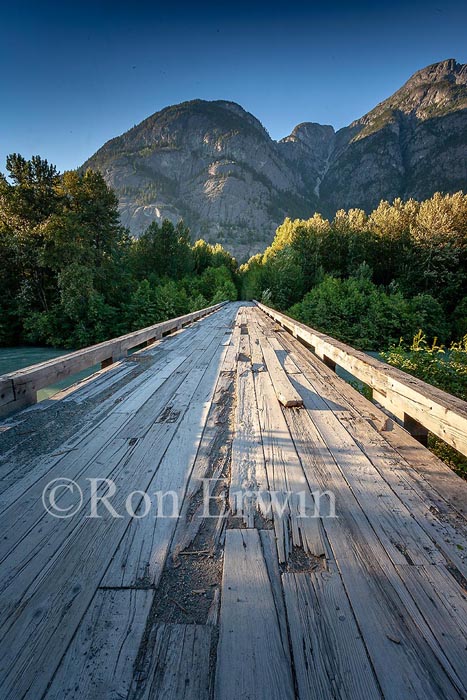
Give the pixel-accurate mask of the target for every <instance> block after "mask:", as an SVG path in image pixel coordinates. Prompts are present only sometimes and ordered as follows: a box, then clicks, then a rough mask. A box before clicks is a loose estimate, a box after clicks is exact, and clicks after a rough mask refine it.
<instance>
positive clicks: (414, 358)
mask: <svg viewBox="0 0 467 700" xmlns="http://www.w3.org/2000/svg"><path fill="white" fill-rule="evenodd" d="M382 354H383V357H384V359H385V360H386V362H388V363H389V364H391V365H394V366H395V367H398V368H399V369H401V370H403V371H404V372H408V373H409V374H413V375H415V376H416V377H419V378H420V379H423V380H424V381H425V382H428V383H429V384H433V386H437V387H439V388H440V389H444V391H448V392H449V393H450V394H454V395H455V396H458V397H459V398H461V399H463V400H464V401H467V335H465V336H464V337H463V338H462V340H461V341H459V342H453V343H451V345H450V347H449V349H448V350H447V349H446V348H445V346H444V345H440V344H438V342H437V341H436V340H434V341H433V342H432V343H429V342H428V341H427V338H426V336H425V334H424V333H423V332H422V331H421V330H419V331H418V333H416V335H415V336H414V338H413V341H412V344H411V345H410V346H409V347H407V345H406V344H404V342H403V341H402V340H401V341H400V342H399V344H398V345H393V346H392V347H391V348H390V349H389V350H388V351H387V352H385V353H382Z"/></svg>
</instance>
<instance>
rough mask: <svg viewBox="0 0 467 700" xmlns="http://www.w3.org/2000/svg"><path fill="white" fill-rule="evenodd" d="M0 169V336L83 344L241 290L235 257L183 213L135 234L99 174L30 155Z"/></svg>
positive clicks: (9, 341)
mask: <svg viewBox="0 0 467 700" xmlns="http://www.w3.org/2000/svg"><path fill="white" fill-rule="evenodd" d="M7 169H8V173H9V178H10V181H8V180H7V178H6V177H4V176H3V175H1V174H0V264H1V265H2V270H3V274H2V277H1V278H0V313H1V316H0V344H5V345H7V344H10V345H13V344H20V343H25V342H31V343H37V344H47V345H54V346H62V347H70V348H73V347H81V346H85V345H89V344H91V343H96V342H100V341H103V340H106V339H108V338H111V337H114V336H116V335H120V334H122V333H126V332H129V331H130V330H135V329H138V328H142V327H144V326H147V325H151V324H154V323H157V322H159V321H163V320H165V319H167V318H170V317H173V316H178V315H182V314H185V313H188V312H189V311H193V310H196V309H199V308H202V307H204V306H208V305H209V304H212V303H216V302H217V301H224V300H226V299H237V296H238V293H237V287H236V283H237V277H236V268H237V264H236V261H235V260H234V258H233V257H232V256H231V255H230V254H229V253H227V251H225V250H223V248H222V247H221V246H220V245H215V246H212V245H209V244H207V243H205V242H204V241H198V242H196V243H195V244H194V245H193V246H192V244H191V242H190V232H189V230H188V229H187V228H186V226H185V225H184V224H183V222H179V223H178V224H176V225H174V224H173V223H171V222H170V221H167V220H165V221H163V222H162V223H161V224H158V223H156V222H153V223H152V224H151V225H150V226H149V227H148V229H147V230H146V231H145V232H144V233H143V235H142V236H141V238H140V239H138V240H135V239H132V238H131V237H130V235H129V233H128V231H127V230H126V229H124V228H123V227H122V226H121V224H120V219H119V213H118V206H117V205H118V201H117V197H116V195H115V193H114V192H113V191H112V190H111V189H109V187H108V186H107V185H106V183H105V181H104V179H103V177H102V176H101V175H100V174H99V173H96V172H93V171H91V170H88V171H86V172H85V173H83V174H80V173H78V172H66V173H64V174H63V175H60V174H59V173H57V171H56V169H55V167H54V166H52V165H49V164H48V163H47V161H46V160H42V159H41V158H39V157H38V156H35V157H34V158H32V159H31V161H27V160H25V159H24V158H22V156H19V155H17V154H13V155H12V156H9V157H8V160H7Z"/></svg>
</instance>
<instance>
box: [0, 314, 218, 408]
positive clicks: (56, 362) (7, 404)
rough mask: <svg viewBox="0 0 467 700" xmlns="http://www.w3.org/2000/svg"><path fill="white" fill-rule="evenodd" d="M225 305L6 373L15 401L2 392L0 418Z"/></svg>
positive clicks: (5, 376)
mask: <svg viewBox="0 0 467 700" xmlns="http://www.w3.org/2000/svg"><path fill="white" fill-rule="evenodd" d="M222 306H223V304H216V305H215V306H212V307H208V308H206V309H202V310H201V311H195V312H192V313H190V314H187V315H186V316H180V317H179V318H175V319H170V320H169V321H164V322H163V323H158V324H156V325H154V326H150V327H148V328H143V329H141V330H139V331H135V332H133V333H129V334H127V335H124V336H121V337H119V338H113V339H112V340H108V341H105V342H103V343H99V344H97V345H93V346H92V347H88V348H84V349H83V350H77V351H76V352H72V353H69V354H68V355H64V356H62V357H58V358H54V359H52V360H48V361H46V362H41V363H39V364H37V365H32V366H31V367H25V368H23V369H20V370H17V371H16V372H11V373H9V374H5V375H4V376H3V377H2V381H11V382H12V385H13V391H14V400H13V401H12V400H11V396H10V394H9V393H8V392H6V391H4V392H2V393H0V397H1V395H2V394H3V397H4V398H3V399H1V398H0V415H7V414H8V413H10V412H11V411H14V410H15V409H17V408H19V407H22V406H23V405H25V404H27V403H34V402H35V397H36V392H37V391H38V390H39V389H42V388H43V387H45V386H49V385H50V384H53V383H55V382H57V381H60V380H61V379H65V378H66V377H69V376H70V375H73V374H76V373H77V372H80V371H81V370H83V369H87V368H88V367H92V366H94V365H95V364H97V363H99V362H102V361H104V360H107V359H108V358H111V359H112V361H115V360H117V359H120V358H121V357H123V356H125V355H126V352H127V351H128V350H129V349H131V348H133V347H135V346H136V345H139V344H140V343H143V342H144V341H146V340H147V339H148V338H152V337H156V336H157V337H162V335H163V334H164V333H167V332H170V331H172V330H175V329H177V328H181V327H182V325H184V324H187V323H191V322H193V321H195V320H197V319H199V318H202V317H203V316H206V315H207V314H210V313H212V312H214V311H216V310H218V309H219V308H221V307H222Z"/></svg>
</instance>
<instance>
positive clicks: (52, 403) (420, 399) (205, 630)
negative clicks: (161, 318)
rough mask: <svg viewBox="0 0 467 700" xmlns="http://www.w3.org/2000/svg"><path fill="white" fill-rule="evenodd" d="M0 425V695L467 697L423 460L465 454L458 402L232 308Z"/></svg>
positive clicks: (82, 355) (116, 355)
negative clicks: (440, 444)
mask: <svg viewBox="0 0 467 700" xmlns="http://www.w3.org/2000/svg"><path fill="white" fill-rule="evenodd" d="M164 336H166V337H164ZM142 344H146V345H148V347H147V348H146V349H144V350H141V349H140V350H139V351H138V352H136V353H134V354H132V355H130V356H126V355H127V352H128V350H129V349H130V348H134V347H135V346H138V345H139V346H141V345H142ZM306 346H308V347H306ZM96 362H99V363H102V364H103V365H104V368H103V369H102V370H101V371H99V372H98V373H97V374H95V375H93V376H92V377H91V378H89V379H87V380H84V381H82V382H81V383H79V384H77V385H75V386H73V387H71V388H70V389H67V390H65V391H63V392H62V393H61V394H58V395H57V396H56V397H54V398H53V399H50V400H47V401H43V402H40V403H38V404H35V403H34V401H35V398H36V392H37V390H38V389H40V388H41V387H42V386H45V385H46V384H47V383H48V384H50V383H52V382H53V381H55V379H58V378H62V377H64V376H67V375H70V374H72V373H73V372H76V371H77V370H78V369H82V368H83V367H85V366H89V365H93V364H95V363H96ZM336 364H337V365H340V366H342V367H344V368H347V369H348V370H349V371H351V372H352V374H353V375H354V376H356V377H358V378H360V379H362V380H363V381H365V382H366V383H367V384H368V385H369V386H370V387H371V388H372V389H373V395H374V397H375V399H376V400H377V401H378V403H379V404H381V405H384V406H385V407H386V408H387V409H389V410H390V411H391V413H392V414H393V418H391V417H388V414H387V413H386V412H383V411H382V410H381V408H380V407H379V406H377V405H375V404H374V403H371V402H370V401H368V400H367V399H366V398H364V397H363V396H362V395H361V394H359V393H358V392H357V391H356V390H354V389H353V388H352V387H351V386H349V384H347V383H345V382H344V381H343V380H342V379H340V378H339V377H338V376H337V375H336V373H335V372H334V369H335V367H336ZM28 405H29V407H28ZM20 408H21V409H22V410H20V411H18V409H20ZM0 410H1V411H2V414H3V416H4V418H3V419H2V422H1V427H0V429H1V432H0V441H1V443H2V448H1V462H0V477H1V479H0V520H1V534H2V538H1V554H0V559H1V569H0V595H1V597H0V600H1V606H0V608H1V609H0V615H1V623H2V625H1V633H0V637H1V639H0V657H1V678H0V697H1V698H2V700H22V699H23V698H28V699H30V700H41V699H42V698H46V699H47V700H69V699H75V700H78V699H79V700H83V699H93V700H94V699H95V700H97V699H98V700H118V699H123V698H128V699H129V700H136V699H138V700H162V699H163V700H209V699H211V698H214V700H247V699H248V700H256V699H257V700H289V699H290V700H292V698H299V699H300V700H315V699H316V700H325V699H328V698H329V699H331V698H332V699H336V698H340V699H344V698H345V699H352V700H372V699H373V698H375V699H376V698H391V699H396V698H397V700H412V699H415V698H416V699H419V700H440V699H444V698H447V699H449V700H451V699H453V700H454V699H457V700H460V699H461V698H465V697H467V663H466V662H467V651H466V649H467V644H466V636H467V536H466V534H467V523H466V517H467V484H466V482H464V481H462V480H461V479H460V478H459V477H457V476H456V475H455V474H454V473H453V472H452V471H451V470H450V469H449V468H448V467H447V466H446V465H445V464H444V463H442V462H440V461H439V460H438V459H437V458H436V457H434V456H433V455H432V454H431V453H430V452H429V451H428V450H427V449H426V448H425V447H424V446H423V444H422V442H423V440H424V439H425V437H426V433H427V430H429V431H430V432H433V433H435V434H437V435H440V436H441V437H443V439H445V440H446V442H448V443H449V444H451V445H454V446H455V447H457V449H458V450H460V451H461V452H463V453H464V454H466V453H467V410H466V404H465V403H463V402H462V401H459V400H457V399H454V398H453V397H451V396H449V395H447V394H445V393H443V392H441V391H438V390H435V389H433V387H429V386H428V385H426V384H424V383H423V382H420V381H418V380H416V379H414V378H412V377H408V376H407V375H404V374H403V373H402V372H399V371H398V370H396V369H394V368H390V367H388V366H386V365H384V364H382V363H378V362H377V361H376V360H373V359H371V358H369V357H367V356H366V355H364V354H363V353H358V352H356V351H354V350H352V348H349V347H347V346H345V345H343V344H342V343H338V342H337V341H334V340H332V339H330V338H327V337H326V336H324V335H322V334H319V333H316V332H315V331H312V330H311V329H308V328H306V327H305V326H302V325H300V324H297V323H296V322H294V321H292V320H291V319H288V318H287V317H285V316H283V315H281V314H278V313H276V312H274V311H272V310H270V309H267V308H266V307H262V306H261V305H252V304H240V303H230V304H226V305H218V306H216V307H213V308H211V309H208V310H204V311H202V312H196V313H195V314H192V315H189V316H187V317H182V318H181V319H175V320H174V321H170V322H166V323H165V324H159V325H157V326H153V327H151V328H150V329H144V330H143V331H139V332H138V333H137V334H130V335H129V336H124V338H119V339H116V340H114V341H110V342H109V343H102V344H101V345H99V346H95V347H94V348H90V349H86V350H84V351H79V352H77V353H72V354H71V355H68V356H67V357H66V358H61V359H60V360H52V361H50V362H48V363H43V364H42V365H37V366H35V367H33V368H27V369H25V370H21V371H20V372H16V373H13V374H11V375H8V376H5V377H2V378H0ZM13 411H16V412H15V413H13ZM9 414H11V415H9ZM396 419H397V420H396ZM400 423H402V424H403V425H401V424H400ZM403 426H405V427H403ZM410 433H412V434H410ZM414 436H415V437H414ZM64 479H68V480H70V481H67V482H64V481H63V480H64ZM54 480H61V481H54ZM105 480H109V481H105ZM79 489H80V490H79ZM93 489H94V490H93ZM104 497H107V500H99V499H101V498H104ZM174 503H176V504H177V510H176V513H175V512H172V513H169V511H170V509H171V507H172V506H173V504H174ZM80 506H81V507H80ZM166 508H168V511H167V512H166V510H165V509H166ZM333 509H334V510H335V512H333ZM112 511H113V512H112ZM169 515H177V516H178V517H169ZM57 516H60V517H57ZM333 516H335V517H333Z"/></svg>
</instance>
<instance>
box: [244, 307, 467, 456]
mask: <svg viewBox="0 0 467 700" xmlns="http://www.w3.org/2000/svg"><path fill="white" fill-rule="evenodd" d="M255 303H256V305H257V306H258V307H259V308H260V309H262V310H263V311H264V312H265V313H266V314H267V315H268V316H270V317H271V318H272V319H274V321H276V322H277V323H278V324H280V325H281V326H282V327H283V328H285V329H286V330H287V331H289V332H290V333H292V335H293V336H294V337H295V338H297V339H298V340H300V341H302V342H303V343H304V344H305V345H307V346H308V347H310V348H311V349H312V350H313V352H314V353H315V354H316V355H317V356H318V357H319V358H320V359H321V360H322V361H323V362H324V363H325V364H326V365H327V366H328V367H331V368H332V369H334V370H335V369H336V365H339V366H340V367H342V368H343V369H345V370H346V371H347V372H350V374H352V375H353V376H354V377H356V378H357V379H359V380H360V381H362V382H364V383H365V384H367V385H368V386H369V387H370V388H371V389H372V391H373V399H374V401H376V402H377V403H378V404H380V405H381V406H383V407H384V408H385V409H387V410H388V411H389V412H390V413H391V414H392V415H393V416H395V417H396V418H397V419H399V420H400V421H401V422H402V423H403V425H404V427H405V428H406V429H407V430H408V431H409V432H410V433H411V434H412V435H414V437H416V438H418V439H419V440H420V441H421V442H424V443H426V438H427V435H428V431H429V432H431V433H433V434H434V435H437V436H438V437H439V438H441V439H442V440H444V441H445V442H446V443H447V444H448V445H451V447H454V448H455V449H456V450H458V451H459V452H461V453H462V454H463V455H467V403H466V402H465V401H462V400H461V399H458V398H457V397H455V396H452V395H451V394H448V393H447V392H445V391H442V390H441V389H437V388H436V387H434V386H431V384H427V383H426V382H423V381H421V380H420V379H417V378H416V377H412V376H411V375H410V374H406V373H405V372H402V371H401V370H399V369H397V368H395V367H391V365H388V364H386V363H385V362H380V361H379V360H377V359H376V358H373V357H371V356H369V355H367V354H366V353H364V352H360V351H359V350H354V348H352V347H350V345H346V344H345V343H341V342H340V341H338V340H335V339H334V338H331V337H330V336H328V335H324V333H320V332H319V331H316V330H313V329H312V328H309V327H308V326H305V325H304V324H303V323H299V322H298V321H295V320H294V319H292V318H290V317H289V316H286V315H285V314H282V313H280V312H278V311H275V310H274V309H270V308H269V307H268V306H265V305H264V304H260V303H259V302H255Z"/></svg>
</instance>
